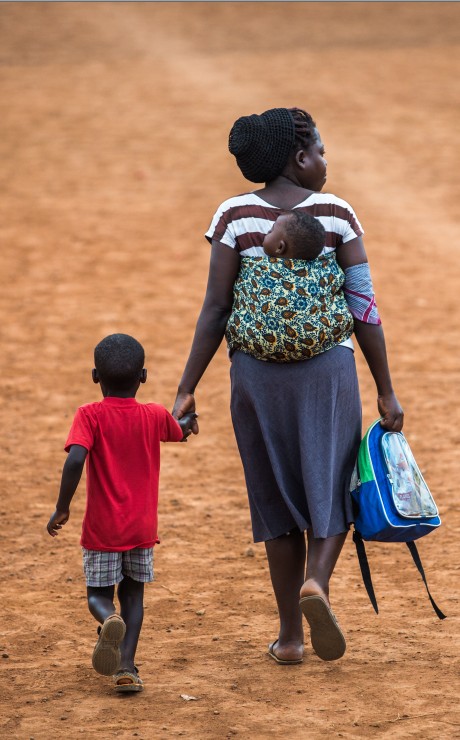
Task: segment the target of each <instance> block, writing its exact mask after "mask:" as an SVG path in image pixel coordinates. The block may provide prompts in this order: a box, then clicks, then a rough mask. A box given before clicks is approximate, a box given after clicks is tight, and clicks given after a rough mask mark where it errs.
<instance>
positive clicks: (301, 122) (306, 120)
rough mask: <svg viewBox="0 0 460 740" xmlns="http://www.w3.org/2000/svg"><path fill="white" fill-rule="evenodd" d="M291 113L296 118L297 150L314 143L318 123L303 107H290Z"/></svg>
mask: <svg viewBox="0 0 460 740" xmlns="http://www.w3.org/2000/svg"><path fill="white" fill-rule="evenodd" d="M288 110H289V111H290V112H291V115H292V117H293V119H294V126H295V142H294V146H295V148H296V150H298V149H300V148H301V147H306V148H307V149H308V148H309V147H310V146H311V145H312V144H313V143H314V141H315V139H316V137H317V133H316V123H315V122H314V120H313V118H312V117H311V115H310V114H309V113H307V111H305V110H302V108H289V109H288Z"/></svg>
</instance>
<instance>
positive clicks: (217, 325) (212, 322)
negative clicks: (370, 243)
mask: <svg viewBox="0 0 460 740" xmlns="http://www.w3.org/2000/svg"><path fill="white" fill-rule="evenodd" d="M239 267H240V255H239V253H238V252H237V251H236V249H232V248H231V247H228V246H226V245H225V244H221V243H220V242H217V241H213V242H212V248H211V261H210V265H209V276H208V285H207V288H206V295H205V298H204V303H203V307H202V309H201V312H200V315H199V317H198V321H197V325H196V329H195V336H194V338H193V342H192V347H191V350H190V355H189V358H188V360H187V364H186V365H185V370H184V373H183V375H182V378H181V381H180V383H179V388H178V393H177V397H176V402H175V404H174V408H173V411H172V414H173V416H174V417H175V418H176V419H180V418H182V416H183V415H184V414H186V413H188V412H194V411H195V399H194V396H193V394H194V393H195V388H196V386H197V385H198V383H199V381H200V379H201V377H202V375H203V374H204V371H205V370H206V368H207V367H208V365H209V363H210V362H211V360H212V358H213V357H214V355H215V353H216V352H217V350H218V348H219V346H220V343H221V342H222V339H223V336H224V333H225V327H226V326H227V321H228V318H229V316H230V313H231V310H232V304H233V285H234V282H235V280H236V276H237V275H238V270H239ZM192 431H193V433H194V434H197V433H198V424H197V423H196V422H195V424H194V426H193V427H192Z"/></svg>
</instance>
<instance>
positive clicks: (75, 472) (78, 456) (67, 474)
mask: <svg viewBox="0 0 460 740" xmlns="http://www.w3.org/2000/svg"><path fill="white" fill-rule="evenodd" d="M87 454H88V450H87V449H86V447H82V445H72V446H71V448H70V450H69V454H68V455H67V460H66V461H65V463H64V467H63V469H62V478H61V488H60V490H59V497H58V500H57V503H56V511H55V512H54V514H53V516H52V517H51V519H50V520H49V522H48V524H47V525H46V528H47V530H48V533H49V534H50V535H51V537H56V535H57V534H58V530H59V529H61V528H62V526H63V525H64V524H66V522H67V521H68V520H69V516H70V502H71V501H72V498H73V495H74V493H75V491H76V490H77V486H78V484H79V482H80V478H81V474H82V472H83V466H84V464H85V460H86V456H87Z"/></svg>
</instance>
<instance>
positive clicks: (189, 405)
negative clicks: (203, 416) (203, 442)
mask: <svg viewBox="0 0 460 740" xmlns="http://www.w3.org/2000/svg"><path fill="white" fill-rule="evenodd" d="M195 411H196V408H195V396H194V395H193V393H185V392H184V391H179V393H178V394H177V396H176V402H175V404H174V408H173V410H172V415H173V416H174V418H175V419H182V417H183V416H184V415H185V414H189V413H192V414H194V413H195ZM190 428H191V430H192V434H198V432H199V431H200V430H199V427H198V422H197V420H196V419H194V420H193V422H192V425H191V427H190Z"/></svg>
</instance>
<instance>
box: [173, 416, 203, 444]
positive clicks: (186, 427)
mask: <svg viewBox="0 0 460 740" xmlns="http://www.w3.org/2000/svg"><path fill="white" fill-rule="evenodd" d="M197 417H198V414H195V413H189V414H184V415H183V416H182V417H181V418H180V419H177V423H178V424H179V426H180V427H181V429H182V434H183V435H184V436H183V437H182V439H181V442H186V441H187V437H190V435H191V434H192V432H193V430H194V426H195V425H196V421H195V419H196V418H197ZM193 433H194V434H196V432H193Z"/></svg>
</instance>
